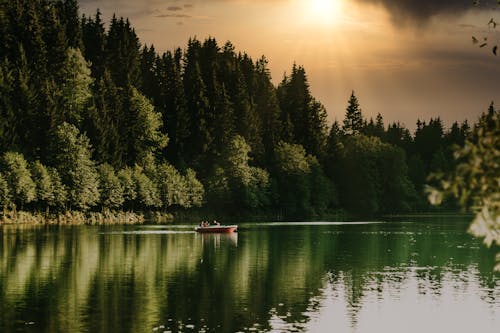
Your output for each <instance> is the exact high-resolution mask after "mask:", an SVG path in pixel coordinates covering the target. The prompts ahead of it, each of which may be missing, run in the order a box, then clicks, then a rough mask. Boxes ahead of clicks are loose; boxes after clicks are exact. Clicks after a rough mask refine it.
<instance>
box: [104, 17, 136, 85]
mask: <svg viewBox="0 0 500 333" xmlns="http://www.w3.org/2000/svg"><path fill="white" fill-rule="evenodd" d="M105 52H106V65H107V68H108V69H109V70H110V73H111V77H112V78H113V81H114V82H115V84H116V85H117V86H118V87H127V86H128V85H132V86H134V87H139V86H140V43H139V38H138V37H137V35H136V33H135V30H134V29H133V28H132V27H131V25H130V22H129V20H128V19H127V20H125V19H123V18H120V19H117V18H116V17H115V16H113V18H112V20H111V24H110V27H109V31H108V34H107V38H106V45H105Z"/></svg>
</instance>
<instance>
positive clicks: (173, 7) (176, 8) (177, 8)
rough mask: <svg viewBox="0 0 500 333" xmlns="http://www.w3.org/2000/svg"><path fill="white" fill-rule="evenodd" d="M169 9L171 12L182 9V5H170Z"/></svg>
mask: <svg viewBox="0 0 500 333" xmlns="http://www.w3.org/2000/svg"><path fill="white" fill-rule="evenodd" d="M167 10H169V11H171V12H177V11H179V10H182V7H179V6H170V7H168V8H167Z"/></svg>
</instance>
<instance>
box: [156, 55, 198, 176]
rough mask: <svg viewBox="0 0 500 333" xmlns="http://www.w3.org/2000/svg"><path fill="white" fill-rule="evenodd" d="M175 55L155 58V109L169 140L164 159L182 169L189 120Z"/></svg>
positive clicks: (184, 162) (179, 69) (178, 64)
mask: <svg viewBox="0 0 500 333" xmlns="http://www.w3.org/2000/svg"><path fill="white" fill-rule="evenodd" d="M178 56H180V50H179V51H178V52H176V53H175V54H172V53H171V52H167V53H165V54H164V55H163V56H162V58H161V59H157V65H156V70H157V73H156V76H157V78H158V82H159V83H160V84H159V97H158V100H157V101H156V107H157V108H158V111H159V112H161V114H162V118H163V128H164V132H166V133H167V134H168V137H169V138H170V141H169V146H168V149H166V156H167V157H168V159H169V160H170V161H171V162H172V163H173V164H174V165H176V166H178V167H181V168H184V166H185V164H186V161H185V160H184V158H185V156H184V151H185V150H184V149H185V148H184V147H185V145H186V141H187V140H188V138H189V135H190V128H189V126H190V120H191V117H190V115H189V114H188V110H187V106H186V97H185V95H184V86H183V82H182V76H181V67H180V63H179V62H178V60H176V59H177V57H178Z"/></svg>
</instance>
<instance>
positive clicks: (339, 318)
mask: <svg viewBox="0 0 500 333" xmlns="http://www.w3.org/2000/svg"><path fill="white" fill-rule="evenodd" d="M466 220H467V218H461V217H448V218H443V217H441V218H431V217H429V218H399V219H394V221H392V222H384V223H369V222H366V223H359V224H342V223H331V224H329V223H315V224H312V225H311V224H305V223H302V224H301V223H295V224H273V223H268V224H241V225H240V231H239V232H238V233H237V234H233V235H198V234H195V233H194V232H192V226H191V225H178V226H134V227H130V226H128V227H88V226H78V227H8V226H4V227H3V228H2V229H0V332H384V333H386V332H398V333H399V332H464V333H465V332H474V331H475V332H492V333H493V332H495V333H498V332H500V275H499V274H495V273H492V269H493V262H494V255H495V253H494V251H492V250H487V249H484V248H483V247H482V245H481V244H480V242H479V241H477V240H475V239H473V238H472V237H471V236H469V235H468V234H467V233H466V232H465V231H464V230H465V229H466V225H467V221H466Z"/></svg>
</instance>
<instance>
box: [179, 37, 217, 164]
mask: <svg viewBox="0 0 500 333" xmlns="http://www.w3.org/2000/svg"><path fill="white" fill-rule="evenodd" d="M200 49H201V45H200V42H199V41H197V40H190V41H189V44H188V49H187V51H186V54H185V61H184V77H183V82H184V91H185V96H186V107H187V110H188V113H189V115H190V122H189V125H190V126H189V132H190V135H189V137H188V138H187V139H186V141H185V144H184V147H185V149H186V150H185V152H186V154H185V155H186V162H187V164H188V165H189V166H193V167H194V168H195V169H196V170H198V171H203V170H204V169H205V168H206V167H207V166H203V165H202V164H203V157H204V155H205V154H206V152H207V151H208V148H209V146H210V145H211V143H212V135H211V133H210V128H209V120H208V112H209V102H208V99H207V97H206V90H205V83H204V82H203V79H202V76H201V71H200V65H199V63H198V58H199V52H200Z"/></svg>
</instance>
